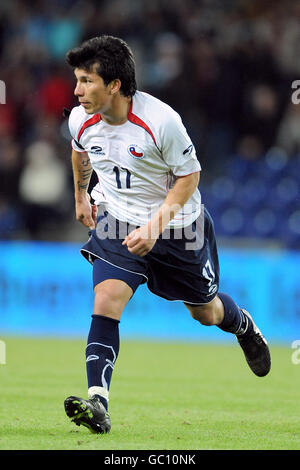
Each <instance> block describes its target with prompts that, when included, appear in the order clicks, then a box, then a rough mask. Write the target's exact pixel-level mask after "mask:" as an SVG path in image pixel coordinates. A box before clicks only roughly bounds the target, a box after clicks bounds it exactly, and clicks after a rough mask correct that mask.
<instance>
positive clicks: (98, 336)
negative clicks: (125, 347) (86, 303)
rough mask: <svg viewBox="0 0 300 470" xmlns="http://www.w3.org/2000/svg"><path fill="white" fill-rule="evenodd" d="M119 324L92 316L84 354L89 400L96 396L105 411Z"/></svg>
mask: <svg viewBox="0 0 300 470" xmlns="http://www.w3.org/2000/svg"><path fill="white" fill-rule="evenodd" d="M119 323H120V322H119V321H118V320H114V319H113V318H109V317H105V316H103V315H92V322H91V327H90V331H89V335H88V340H87V347H86V353H85V354H86V372H87V381H88V395H89V398H91V397H92V396H95V395H97V396H98V397H99V398H100V400H101V402H102V403H103V405H104V406H105V408H106V410H107V408H108V394H109V386H110V381H111V376H112V372H113V369H114V365H115V362H116V359H117V357H118V353H119V347H120V337H119Z"/></svg>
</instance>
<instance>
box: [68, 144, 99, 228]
mask: <svg viewBox="0 0 300 470" xmlns="http://www.w3.org/2000/svg"><path fill="white" fill-rule="evenodd" d="M72 168H73V180H74V197H75V213H76V219H77V220H78V221H79V222H81V223H82V224H83V225H84V226H85V227H88V228H90V229H94V228H95V227H96V223H97V207H96V206H95V205H92V204H91V203H90V195H89V193H88V188H89V183H90V179H91V175H92V172H93V168H92V165H91V162H90V158H89V156H88V154H87V152H77V151H76V150H74V149H72Z"/></svg>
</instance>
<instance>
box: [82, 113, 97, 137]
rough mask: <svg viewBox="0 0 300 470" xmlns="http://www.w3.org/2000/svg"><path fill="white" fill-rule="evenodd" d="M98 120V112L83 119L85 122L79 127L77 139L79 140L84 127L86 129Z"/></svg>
mask: <svg viewBox="0 0 300 470" xmlns="http://www.w3.org/2000/svg"><path fill="white" fill-rule="evenodd" d="M100 121H101V116H100V114H99V113H98V114H95V115H94V116H93V117H92V118H90V119H88V120H87V121H85V123H84V124H83V126H82V128H81V129H80V131H79V133H78V136H77V140H78V141H79V139H80V137H81V136H82V134H83V132H84V131H85V129H87V128H88V127H90V126H93V125H94V124H97V122H100Z"/></svg>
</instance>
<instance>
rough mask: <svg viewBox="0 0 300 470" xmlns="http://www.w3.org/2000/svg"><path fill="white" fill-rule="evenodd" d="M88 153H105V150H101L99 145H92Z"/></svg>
mask: <svg viewBox="0 0 300 470" xmlns="http://www.w3.org/2000/svg"><path fill="white" fill-rule="evenodd" d="M89 153H95V154H96V155H105V152H104V151H103V148H102V147H100V146H99V145H93V147H91V150H90V151H89Z"/></svg>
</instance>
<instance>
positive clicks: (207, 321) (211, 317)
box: [190, 305, 216, 326]
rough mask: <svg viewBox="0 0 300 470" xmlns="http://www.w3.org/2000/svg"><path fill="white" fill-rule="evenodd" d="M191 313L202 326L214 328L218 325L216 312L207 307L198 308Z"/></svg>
mask: <svg viewBox="0 0 300 470" xmlns="http://www.w3.org/2000/svg"><path fill="white" fill-rule="evenodd" d="M190 313H191V315H192V317H193V318H194V320H197V321H198V322H199V323H201V324H202V325H205V326H212V325H215V324H216V318H215V314H214V310H213V309H212V308H210V307H207V306H206V305H203V306H202V305H201V306H197V308H194V309H192V310H190Z"/></svg>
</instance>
